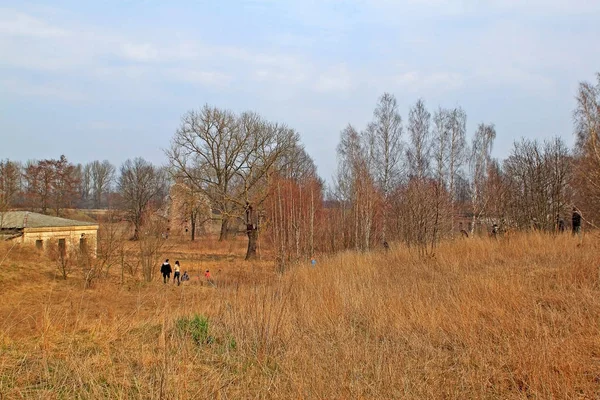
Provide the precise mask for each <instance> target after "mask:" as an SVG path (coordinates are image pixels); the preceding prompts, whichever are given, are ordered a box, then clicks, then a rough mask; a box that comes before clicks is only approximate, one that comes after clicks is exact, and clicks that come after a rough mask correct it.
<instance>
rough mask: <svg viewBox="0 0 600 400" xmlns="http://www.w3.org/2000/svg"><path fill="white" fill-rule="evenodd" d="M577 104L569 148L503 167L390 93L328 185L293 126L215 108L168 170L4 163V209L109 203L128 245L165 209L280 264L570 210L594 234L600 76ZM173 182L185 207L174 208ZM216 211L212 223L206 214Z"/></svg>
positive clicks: (353, 132) (598, 211)
mask: <svg viewBox="0 0 600 400" xmlns="http://www.w3.org/2000/svg"><path fill="white" fill-rule="evenodd" d="M576 101H577V105H576V108H575V110H573V117H574V134H575V136H576V141H575V145H574V147H573V148H569V147H568V146H567V145H566V144H565V143H564V141H563V140H562V139H561V138H560V137H558V136H557V137H555V138H553V139H549V140H546V141H544V142H540V141H537V140H532V139H528V138H523V139H521V140H520V141H517V142H515V143H514V146H513V148H512V151H511V153H510V154H509V156H508V157H507V158H505V159H504V160H498V159H495V158H493V157H492V155H491V154H492V148H493V144H494V140H495V138H496V135H497V132H496V129H495V126H494V124H493V123H492V122H482V123H480V124H479V125H478V126H477V129H476V130H475V132H467V130H466V121H467V111H466V110H464V109H462V108H461V107H454V108H443V107H438V108H435V109H429V108H428V107H427V104H426V103H425V101H424V100H422V99H419V100H417V101H416V102H415V104H414V105H413V106H412V107H411V108H410V109H409V110H408V115H407V117H406V118H403V117H402V114H401V110H399V109H398V106H397V102H396V99H395V97H394V95H392V94H389V93H384V94H383V95H382V96H381V97H380V98H379V99H378V102H377V104H376V105H375V109H374V111H373V117H372V120H371V121H366V122H365V124H364V126H362V127H357V126H354V125H352V124H348V126H347V127H346V128H344V129H343V130H342V131H341V133H340V141H339V144H338V147H337V159H338V170H337V173H336V175H335V177H334V179H333V183H332V184H331V185H329V186H328V187H326V185H325V183H324V181H323V179H322V178H321V177H319V176H318V174H317V170H316V166H315V164H314V162H313V160H312V159H311V157H310V155H309V154H307V152H306V151H305V149H304V147H303V145H302V143H301V138H300V135H299V134H298V132H296V131H295V130H294V129H292V128H290V127H288V126H286V125H285V124H281V123H278V122H272V121H268V120H266V119H264V118H263V117H262V116H260V115H258V114H256V113H253V112H245V113H239V114H236V113H233V112H231V111H229V110H225V109H219V108H215V107H211V106H208V105H206V106H204V107H203V108H201V109H198V110H192V111H189V112H187V113H186V114H184V115H183V117H182V120H181V124H180V126H179V127H178V128H177V129H176V131H175V134H174V135H173V137H172V139H171V145H170V147H169V149H167V150H166V151H165V157H166V160H165V164H164V165H153V164H152V163H150V162H148V161H146V160H144V159H143V158H140V157H138V158H133V159H130V160H127V161H125V162H124V163H123V164H122V165H121V166H119V167H118V168H117V167H116V166H114V165H112V164H111V163H110V162H108V161H100V160H95V161H92V162H89V163H87V164H85V165H81V164H78V165H75V164H73V163H71V162H69V160H68V159H67V157H65V156H64V155H63V156H60V157H59V158H58V159H47V160H29V161H18V160H8V159H7V160H3V161H1V162H0V211H6V210H13V209H21V210H31V211H37V212H41V213H45V214H52V215H57V216H65V210H67V209H72V208H78V209H108V210H112V211H115V213H118V215H119V217H118V218H119V219H120V220H126V221H128V222H129V223H130V224H131V227H132V233H131V238H132V239H139V236H140V231H141V228H142V227H143V226H145V225H146V224H149V223H150V221H151V220H152V218H153V216H155V215H167V213H168V215H169V216H168V217H169V218H175V217H177V218H181V219H182V220H184V221H187V222H189V224H190V226H191V227H192V229H190V232H189V236H190V239H192V240H193V239H194V237H195V235H196V234H197V233H199V232H201V231H200V228H201V227H202V224H204V223H208V222H210V220H211V219H212V220H213V223H217V224H219V225H220V235H219V236H220V240H226V239H227V238H228V236H230V235H232V234H233V233H236V232H238V231H240V228H239V227H240V226H242V227H245V229H244V228H242V229H241V232H243V233H244V234H247V235H248V238H249V246H248V251H247V258H253V257H254V256H255V255H256V246H257V243H258V242H259V238H260V241H265V242H266V243H268V244H269V245H270V246H271V247H272V248H273V249H274V251H275V254H276V257H277V260H278V262H279V263H280V264H281V265H282V266H284V265H285V264H286V263H287V262H288V261H290V260H293V259H301V258H308V257H312V256H313V255H314V254H316V253H321V252H336V251H340V250H344V249H357V250H369V249H372V248H375V247H381V246H383V245H384V244H387V243H393V242H403V243H405V244H407V245H409V246H411V247H414V248H416V249H418V250H419V252H420V253H422V254H430V253H433V252H435V249H436V246H437V245H438V244H439V243H440V241H441V240H443V239H445V238H449V237H453V236H456V235H459V234H461V233H460V232H461V231H464V233H465V234H468V235H469V236H473V235H482V234H487V233H489V232H490V230H491V229H492V227H493V226H494V224H495V225H496V226H497V229H498V234H508V233H510V232H512V231H517V230H540V231H546V232H557V231H559V228H560V227H561V226H566V227H567V229H568V227H569V224H570V217H571V213H572V212H573V210H574V209H575V210H577V212H578V213H580V214H581V215H582V216H583V220H584V226H587V227H596V225H595V224H596V223H597V222H598V220H599V218H600V207H599V206H600V144H599V139H600V74H598V75H597V76H596V82H582V83H580V85H579V89H578V92H577V94H576ZM469 134H470V135H469ZM500 134H501V133H500ZM175 184H178V185H179V188H180V197H182V198H183V201H180V202H179V204H178V207H177V209H172V207H171V208H169V207H170V196H171V195H172V190H171V188H172V187H174V185H175ZM207 206H208V207H209V208H210V209H211V210H212V212H211V213H210V216H211V217H210V218H202V215H205V214H206V208H207ZM111 215H114V213H111ZM561 221H562V222H561Z"/></svg>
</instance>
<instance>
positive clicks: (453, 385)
mask: <svg viewBox="0 0 600 400" xmlns="http://www.w3.org/2000/svg"><path fill="white" fill-rule="evenodd" d="M597 243H598V240H597V238H592V237H590V236H588V238H587V239H586V241H585V243H584V245H583V246H581V247H576V245H577V241H576V240H575V239H573V238H571V237H570V236H563V237H560V238H554V237H548V236H541V235H529V236H519V237H513V238H511V239H510V240H500V241H497V242H496V241H487V240H461V241H457V242H454V243H447V244H445V245H443V246H442V247H441V248H440V249H439V251H438V253H437V257H436V258H434V259H427V260H422V259H419V258H417V257H416V256H415V255H413V254H412V253H410V252H409V251H408V250H406V249H404V248H401V247H399V248H394V249H392V251H390V252H389V253H387V254H385V253H377V252H374V253H369V254H355V253H351V252H348V253H344V254H339V255H334V256H331V257H324V258H320V259H319V260H318V264H317V266H316V267H315V268H312V267H310V266H308V265H303V266H298V267H295V268H293V269H291V270H290V271H289V272H287V273H286V274H285V275H283V276H279V275H277V274H275V273H274V267H273V266H272V265H270V264H269V263H256V264H252V265H250V264H246V263H243V262H242V261H241V258H240V257H239V256H233V253H235V254H243V242H239V243H234V244H229V245H227V246H229V247H228V248H224V249H221V248H219V246H218V245H216V244H214V243H202V242H200V244H194V245H191V244H178V245H176V246H175V247H174V248H173V249H171V251H172V253H173V254H174V256H173V257H170V258H172V259H173V260H174V259H175V257H177V258H179V259H180V260H182V261H183V262H182V265H183V269H189V270H190V271H191V270H198V271H199V270H203V269H204V268H211V271H213V272H214V273H215V278H216V280H217V283H218V285H219V287H218V288H213V287H210V286H208V285H200V284H199V283H196V282H190V284H187V285H184V286H181V287H176V286H173V285H167V286H165V285H163V284H162V281H159V280H158V279H157V280H156V281H155V282H153V283H150V284H143V283H138V282H136V281H134V280H131V279H130V280H128V281H127V282H126V283H125V284H124V285H119V284H117V283H116V282H118V277H116V276H115V277H113V278H112V279H108V280H103V281H99V282H98V283H97V284H96V285H95V286H94V288H92V289H90V290H86V291H83V290H82V289H81V286H82V285H81V282H80V280H79V279H78V278H77V277H76V276H74V277H73V278H69V279H68V280H67V281H61V280H57V279H55V278H53V272H54V269H53V267H52V265H51V263H49V262H48V261H47V260H46V259H45V258H43V257H41V256H39V255H37V254H36V253H35V252H32V251H29V250H26V249H20V248H18V247H17V248H16V249H13V250H12V251H11V252H10V253H9V254H8V257H7V258H6V259H5V261H4V263H3V264H2V265H1V266H0V287H1V298H2V302H1V303H0V346H1V347H0V350H1V352H0V377H1V378H0V397H2V395H4V396H5V397H6V398H19V397H27V398H73V397H82V398H101V397H110V398H232V399H233V398H256V397H258V398H328V399H330V398H343V399H346V398H415V399H417V398H418V399H422V398H453V399H464V398H498V399H506V398H527V397H534V398H544V399H546V398H590V399H592V398H599V397H600V296H599V295H600V282H599V266H600V257H599V255H600V246H598V244H597ZM8 249H9V247H6V245H3V246H2V247H0V261H1V260H2V258H3V257H4V255H5V254H6V252H7V250H8ZM173 260H171V261H173ZM219 270H220V271H219ZM116 275H118V274H116ZM195 314H198V315H203V316H206V317H208V321H209V325H208V333H206V334H204V333H203V335H200V340H199V341H200V343H197V342H196V341H195V340H193V335H192V334H193V333H197V331H194V328H191V327H189V326H185V325H182V322H181V321H182V320H185V319H186V318H190V317H191V316H193V315H195ZM178 320H179V321H180V322H179V323H178V322H177V321H178Z"/></svg>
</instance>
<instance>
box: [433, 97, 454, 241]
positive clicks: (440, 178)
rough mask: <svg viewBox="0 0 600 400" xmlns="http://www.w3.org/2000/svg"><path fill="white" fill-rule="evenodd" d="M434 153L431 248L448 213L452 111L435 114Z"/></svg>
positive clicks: (441, 109) (442, 110)
mask: <svg viewBox="0 0 600 400" xmlns="http://www.w3.org/2000/svg"><path fill="white" fill-rule="evenodd" d="M432 133H433V137H432V146H431V149H432V155H433V161H434V181H435V184H434V190H433V191H434V199H433V209H434V210H433V213H434V222H433V232H432V237H431V249H432V251H433V248H434V247H435V245H436V243H437V241H438V236H439V235H440V231H441V230H442V226H444V225H445V224H444V221H446V217H447V213H448V200H449V199H448V192H447V191H446V180H447V179H446V178H447V175H448V174H449V171H448V169H449V168H448V164H449V161H450V159H451V142H450V141H451V139H452V113H451V112H450V111H449V110H446V109H443V108H441V107H440V108H438V110H437V111H436V112H435V113H434V115H433V132H432Z"/></svg>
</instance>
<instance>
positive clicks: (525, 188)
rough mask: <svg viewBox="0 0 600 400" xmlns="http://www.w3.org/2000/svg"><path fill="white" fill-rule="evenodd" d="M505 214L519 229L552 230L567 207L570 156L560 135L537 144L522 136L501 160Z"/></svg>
mask: <svg viewBox="0 0 600 400" xmlns="http://www.w3.org/2000/svg"><path fill="white" fill-rule="evenodd" d="M504 173H505V178H506V186H507V190H508V198H507V199H506V203H505V206H506V214H508V217H509V218H510V220H511V221H514V223H515V224H516V226H517V227H518V228H521V229H528V228H535V229H543V230H546V231H554V230H556V229H557V227H558V222H559V221H560V219H561V218H565V217H566V213H568V212H569V211H570V209H569V207H568V205H569V202H570V199H569V196H568V185H569V181H570V175H571V157H570V155H569V152H568V150H567V148H566V146H565V145H564V143H563V142H562V140H560V139H559V138H555V139H554V140H552V141H547V142H545V143H544V144H543V145H540V144H539V143H538V142H537V141H532V140H526V139H522V140H521V141H520V142H516V143H515V144H514V149H513V151H512V153H511V155H510V156H509V157H508V158H507V159H506V160H505V161H504Z"/></svg>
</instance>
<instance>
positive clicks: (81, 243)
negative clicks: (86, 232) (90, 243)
mask: <svg viewBox="0 0 600 400" xmlns="http://www.w3.org/2000/svg"><path fill="white" fill-rule="evenodd" d="M79 251H81V252H82V253H85V252H86V251H87V239H86V238H84V237H82V238H81V239H79Z"/></svg>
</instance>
